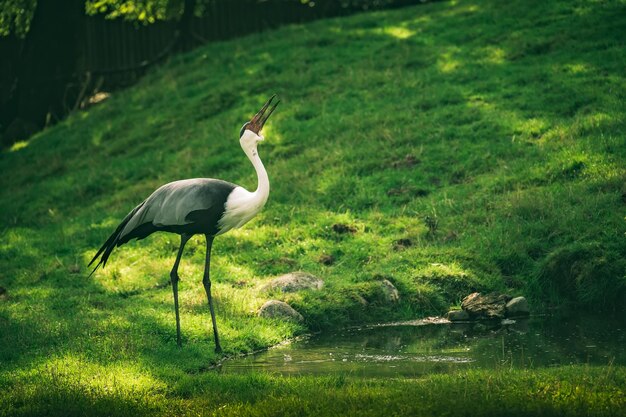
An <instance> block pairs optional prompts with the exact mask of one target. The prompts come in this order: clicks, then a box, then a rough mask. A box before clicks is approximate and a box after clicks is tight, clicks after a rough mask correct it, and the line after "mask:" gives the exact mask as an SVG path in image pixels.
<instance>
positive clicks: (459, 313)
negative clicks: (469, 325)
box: [446, 310, 470, 321]
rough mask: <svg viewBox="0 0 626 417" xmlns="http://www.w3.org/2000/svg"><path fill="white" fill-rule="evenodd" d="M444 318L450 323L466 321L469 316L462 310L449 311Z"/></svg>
mask: <svg viewBox="0 0 626 417" xmlns="http://www.w3.org/2000/svg"><path fill="white" fill-rule="evenodd" d="M446 318H447V319H448V320H450V321H468V320H469V319H470V316H469V314H467V311H464V310H450V311H448V314H446Z"/></svg>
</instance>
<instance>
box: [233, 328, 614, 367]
mask: <svg viewBox="0 0 626 417" xmlns="http://www.w3.org/2000/svg"><path fill="white" fill-rule="evenodd" d="M427 323H428V321H419V320H418V321H414V322H405V323H390V324H387V325H376V326H368V327H361V328H351V329H345V330H341V331H336V332H331V333H323V334H319V335H314V336H309V337H306V338H303V339H301V340H297V341H294V342H293V343H290V344H287V345H283V346H278V347H275V348H272V349H269V350H268V351H265V352H262V353H258V354H254V355H249V356H245V357H240V358H235V359H232V360H227V361H225V362H224V363H223V365H222V366H221V372H225V373H245V372H251V371H252V372H258V371H266V372H273V373H280V374H283V375H301V374H309V375H354V376H360V377H398V376H402V377H416V376H421V375H425V374H432V373H448V372H452V371H456V370H465V369H472V368H481V369H485V368H487V369H494V368H498V367H500V368H502V367H514V368H531V369H532V368H538V367H547V366H557V365H566V364H589V365H608V364H611V363H612V364H620V365H624V364H626V349H625V348H624V347H625V346H626V323H625V322H624V321H618V320H617V319H608V318H605V317H594V316H540V317H531V318H528V319H522V320H515V321H514V322H513V323H509V324H501V323H484V322H483V323H459V324H427Z"/></svg>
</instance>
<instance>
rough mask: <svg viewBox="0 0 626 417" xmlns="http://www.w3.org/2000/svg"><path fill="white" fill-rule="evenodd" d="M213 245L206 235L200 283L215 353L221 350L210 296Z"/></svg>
mask: <svg viewBox="0 0 626 417" xmlns="http://www.w3.org/2000/svg"><path fill="white" fill-rule="evenodd" d="M212 246H213V236H209V235H206V263H205V265H204V278H203V279H202V283H203V284H204V290H205V291H206V296H207V298H208V300H209V310H211V321H213V335H214V336H215V351H216V352H217V353H221V352H222V347H221V346H220V337H219V336H218V334H217V322H216V321H215V310H214V309H213V298H211V278H210V269H211V248H212Z"/></svg>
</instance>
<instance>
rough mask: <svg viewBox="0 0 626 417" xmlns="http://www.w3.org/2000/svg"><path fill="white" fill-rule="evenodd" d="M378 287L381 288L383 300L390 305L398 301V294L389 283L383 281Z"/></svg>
mask: <svg viewBox="0 0 626 417" xmlns="http://www.w3.org/2000/svg"><path fill="white" fill-rule="evenodd" d="M380 285H381V286H382V289H383V293H384V294H385V300H387V301H389V302H391V303H396V302H398V300H400V293H399V292H398V289H397V288H396V287H395V286H394V285H393V284H392V283H391V281H389V280H388V279H384V280H382V281H381V283H380Z"/></svg>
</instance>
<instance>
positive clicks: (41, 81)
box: [0, 0, 425, 147]
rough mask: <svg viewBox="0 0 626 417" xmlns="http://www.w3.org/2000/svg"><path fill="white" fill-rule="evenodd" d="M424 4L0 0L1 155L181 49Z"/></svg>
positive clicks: (385, 0)
mask: <svg viewBox="0 0 626 417" xmlns="http://www.w3.org/2000/svg"><path fill="white" fill-rule="evenodd" d="M424 1H425V0H0V57H1V59H0V147H5V146H9V145H11V144H12V143H14V142H16V141H18V140H24V139H27V138H28V137H29V136H30V135H31V134H32V133H34V132H36V131H37V130H39V129H41V128H42V127H44V126H46V125H48V124H50V123H54V122H56V121H58V120H60V119H62V118H63V117H65V116H66V115H67V114H69V113H70V112H71V111H73V110H76V109H79V108H82V107H83V106H84V105H87V104H89V102H90V100H89V97H90V96H93V95H94V94H95V93H96V92H98V91H101V89H104V90H106V91H111V90H112V89H116V88H120V87H124V86H128V85H130V84H132V83H134V82H136V80H137V79H138V78H139V77H140V76H141V75H143V74H144V73H145V71H146V69H147V68H148V67H150V66H152V65H154V64H156V63H158V62H161V61H162V60H163V59H165V58H166V57H168V56H169V55H170V54H171V53H173V52H177V51H187V50H189V49H191V48H193V47H195V46H197V45H198V44H200V43H203V42H207V41H217V40H224V39H230V38H233V37H236V36H242V35H246V34H249V33H251V32H258V31H262V30H266V29H269V28H276V27H278V26H280V25H282V24H286V23H296V22H307V21H311V20H314V19H318V18H323V17H333V16H345V15H347V14H350V13H353V12H356V11H361V10H368V9H373V8H386V7H400V6H404V5H409V4H414V3H421V2H424Z"/></svg>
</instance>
